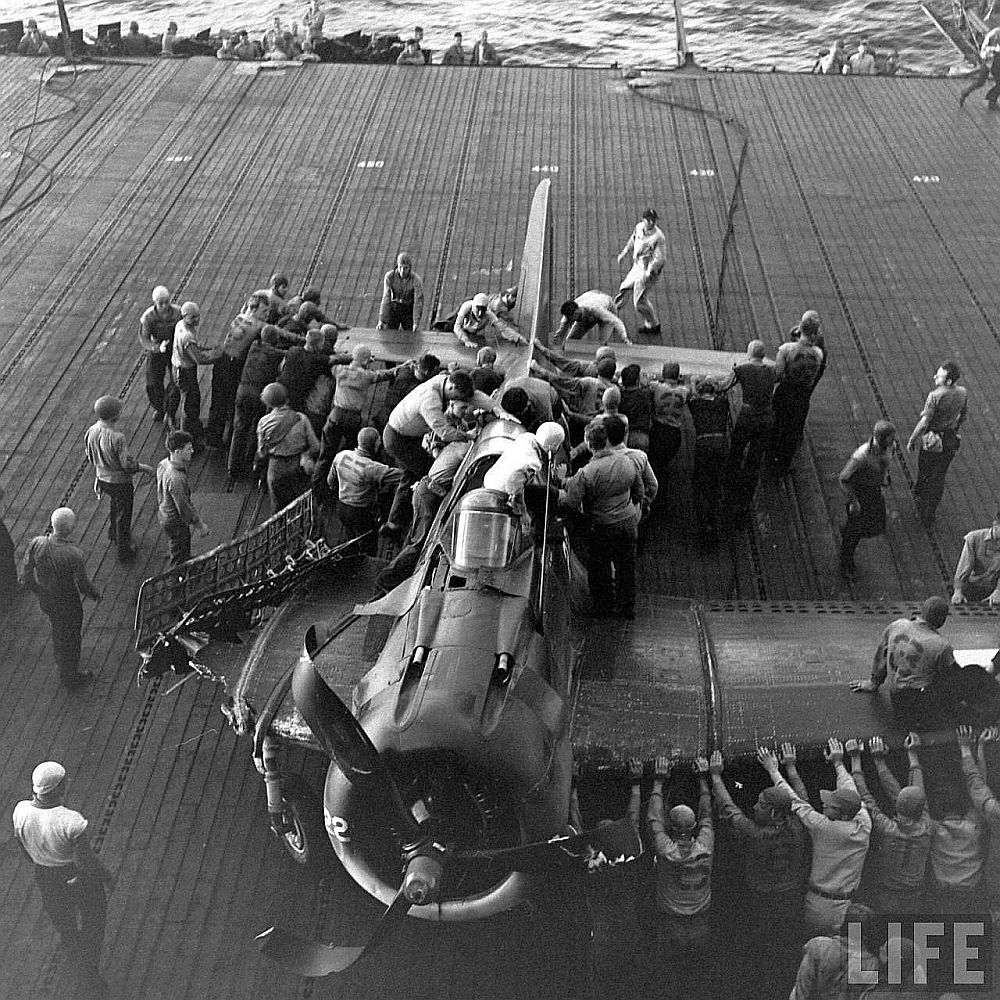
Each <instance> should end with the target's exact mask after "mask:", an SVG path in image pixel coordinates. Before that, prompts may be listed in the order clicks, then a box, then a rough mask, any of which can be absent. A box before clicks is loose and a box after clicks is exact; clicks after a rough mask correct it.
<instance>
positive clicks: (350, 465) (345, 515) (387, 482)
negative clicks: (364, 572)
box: [327, 427, 403, 556]
mask: <svg viewBox="0 0 1000 1000" xmlns="http://www.w3.org/2000/svg"><path fill="white" fill-rule="evenodd" d="M355 442H356V444H355V447H353V448H345V449H344V450H343V451H339V452H337V454H336V455H335V456H334V457H333V460H332V464H331V467H330V471H329V473H328V479H327V485H328V487H329V489H330V490H332V489H333V488H334V487H335V486H336V488H337V520H338V521H340V523H341V524H342V525H343V526H344V527H345V528H346V529H347V532H348V535H349V536H350V537H351V538H357V537H358V535H365V534H368V535H370V537H369V538H368V539H367V541H366V542H365V545H364V548H363V549H362V551H363V552H365V553H366V554H367V555H370V556H373V555H375V549H376V543H377V539H376V537H375V530H376V529H377V528H378V526H379V521H380V517H379V512H380V509H384V504H383V501H384V500H387V499H389V497H390V496H391V494H392V493H393V492H394V491H395V489H396V487H397V486H399V481H400V479H402V476H403V473H402V472H401V471H400V470H399V469H394V468H392V466H389V465H386V464H385V463H383V462H379V461H378V460H377V456H378V452H379V447H380V446H381V444H382V441H381V439H380V437H379V433H378V431H377V430H375V428H374V427H362V428H361V430H360V431H359V432H358V433H357V435H356V437H355Z"/></svg>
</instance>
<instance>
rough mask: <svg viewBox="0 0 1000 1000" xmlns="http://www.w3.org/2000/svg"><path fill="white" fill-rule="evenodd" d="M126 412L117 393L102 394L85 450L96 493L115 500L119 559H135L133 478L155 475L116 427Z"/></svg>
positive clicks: (112, 533)
mask: <svg viewBox="0 0 1000 1000" xmlns="http://www.w3.org/2000/svg"><path fill="white" fill-rule="evenodd" d="M121 412H122V401H121V400H120V399H119V398H118V397H117V396H101V398H100V399H99V400H97V402H96V403H94V413H95V414H96V415H97V423H96V424H93V425H92V426H91V427H89V428H88V429H87V433H86V435H85V436H84V450H85V451H86V453H87V459H88V460H89V461H90V464H91V465H93V466H94V474H95V476H96V478H95V480H94V492H95V493H96V494H97V497H98V499H100V498H101V497H102V496H104V495H105V494H107V496H108V499H109V500H110V501H111V523H110V525H109V526H108V540H109V541H110V542H111V544H112V545H114V546H115V547H116V549H117V551H118V561H119V562H123V563H124V562H131V561H132V560H133V559H134V558H135V546H134V545H133V543H132V501H133V499H134V496H135V491H134V488H133V486H132V477H133V476H134V475H136V474H137V473H140V472H141V473H144V474H145V475H147V476H154V475H155V474H156V472H155V470H154V469H153V467H152V466H151V465H145V464H143V463H142V462H140V461H138V459H136V458H135V457H134V456H133V455H132V453H131V452H130V451H129V448H128V442H127V441H126V440H125V435H124V434H122V432H121V431H120V430H118V428H117V427H116V426H115V425H116V424H117V423H118V418H119V417H120V416H121Z"/></svg>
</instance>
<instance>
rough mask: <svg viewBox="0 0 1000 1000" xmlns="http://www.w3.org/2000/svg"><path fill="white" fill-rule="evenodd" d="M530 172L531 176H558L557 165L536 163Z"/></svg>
mask: <svg viewBox="0 0 1000 1000" xmlns="http://www.w3.org/2000/svg"><path fill="white" fill-rule="evenodd" d="M531 172H532V173H533V174H558V173H559V164H558V163H536V164H535V165H534V166H533V167H532V168H531Z"/></svg>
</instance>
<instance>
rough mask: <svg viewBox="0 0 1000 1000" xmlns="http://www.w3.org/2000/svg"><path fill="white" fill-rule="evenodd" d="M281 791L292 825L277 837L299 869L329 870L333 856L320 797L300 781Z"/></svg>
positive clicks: (294, 779) (289, 781)
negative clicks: (324, 823)
mask: <svg viewBox="0 0 1000 1000" xmlns="http://www.w3.org/2000/svg"><path fill="white" fill-rule="evenodd" d="M282 791H283V793H284V796H285V803H286V808H287V810H288V818H289V820H290V822H291V825H292V829H290V830H289V831H288V832H286V833H283V834H281V835H280V836H279V837H278V842H279V843H280V844H281V847H282V849H283V850H284V852H285V854H287V855H288V857H290V858H291V859H292V861H294V862H295V863H296V864H297V865H303V866H304V867H307V868H325V867H327V866H328V865H329V864H330V861H331V859H332V857H333V856H334V855H333V848H332V847H331V846H330V840H329V838H328V837H327V835H326V829H325V827H324V825H323V813H322V807H321V805H320V801H321V799H320V795H319V793H318V792H317V791H316V789H315V788H313V787H312V786H311V785H310V784H309V783H308V782H307V781H304V780H303V779H302V778H299V777H291V778H288V779H287V780H286V781H285V782H284V785H283V789H282Z"/></svg>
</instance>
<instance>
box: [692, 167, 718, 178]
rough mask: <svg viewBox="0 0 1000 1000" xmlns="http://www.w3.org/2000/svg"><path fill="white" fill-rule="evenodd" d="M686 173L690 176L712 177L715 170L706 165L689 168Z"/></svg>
mask: <svg viewBox="0 0 1000 1000" xmlns="http://www.w3.org/2000/svg"><path fill="white" fill-rule="evenodd" d="M688 173H689V174H690V175H691V176H692V177H714V176H715V171H714V170H712V169H711V167H706V168H703V169H698V170H689V171H688Z"/></svg>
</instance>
